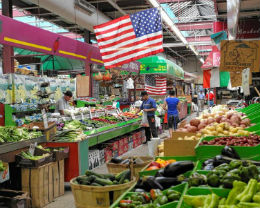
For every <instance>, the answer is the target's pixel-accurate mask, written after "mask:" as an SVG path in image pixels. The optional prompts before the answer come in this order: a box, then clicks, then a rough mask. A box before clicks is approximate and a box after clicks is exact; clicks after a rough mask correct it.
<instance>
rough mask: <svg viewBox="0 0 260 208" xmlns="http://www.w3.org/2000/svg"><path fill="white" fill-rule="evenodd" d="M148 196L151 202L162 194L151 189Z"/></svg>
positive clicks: (157, 190)
mask: <svg viewBox="0 0 260 208" xmlns="http://www.w3.org/2000/svg"><path fill="white" fill-rule="evenodd" d="M150 195H151V198H152V200H156V199H157V197H158V196H160V195H163V193H162V192H161V190H159V189H151V190H150Z"/></svg>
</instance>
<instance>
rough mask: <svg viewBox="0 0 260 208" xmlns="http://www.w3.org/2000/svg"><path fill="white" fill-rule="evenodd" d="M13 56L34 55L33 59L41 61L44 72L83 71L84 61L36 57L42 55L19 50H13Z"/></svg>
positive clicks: (51, 56) (47, 56)
mask: <svg viewBox="0 0 260 208" xmlns="http://www.w3.org/2000/svg"><path fill="white" fill-rule="evenodd" d="M14 52H15V55H35V57H37V58H40V59H41V63H42V66H41V67H42V68H41V69H43V71H46V70H57V71H58V70H69V71H72V70H73V71H74V70H75V71H76V70H84V69H85V63H84V61H81V60H78V59H69V58H64V57H61V56H53V55H47V54H46V55H43V56H42V55H41V56H37V54H42V53H39V52H35V51H30V50H25V49H21V48H14Z"/></svg>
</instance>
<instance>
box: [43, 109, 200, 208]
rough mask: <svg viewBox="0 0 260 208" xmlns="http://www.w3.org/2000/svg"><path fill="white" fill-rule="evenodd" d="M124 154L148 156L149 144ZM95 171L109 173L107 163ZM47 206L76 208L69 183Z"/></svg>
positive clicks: (163, 136)
mask: <svg viewBox="0 0 260 208" xmlns="http://www.w3.org/2000/svg"><path fill="white" fill-rule="evenodd" d="M194 117H196V113H193V114H191V116H189V117H187V118H186V119H185V120H187V122H189V121H190V120H191V119H192V118H194ZM159 137H160V138H161V139H164V138H167V137H169V133H168V131H165V132H164V133H163V134H161V135H159ZM123 156H148V145H147V144H143V145H141V146H139V147H137V148H135V149H133V150H131V151H129V152H127V153H125V154H124V155H123ZM94 171H96V172H97V173H108V170H107V167H106V164H103V165H101V166H100V167H98V168H95V169H94ZM45 208H76V207H75V204H74V198H73V194H72V192H71V190H70V187H69V184H67V185H66V187H65V194H64V195H63V196H61V197H59V198H57V199H55V200H54V201H53V202H52V203H50V204H49V205H47V206H46V207H45Z"/></svg>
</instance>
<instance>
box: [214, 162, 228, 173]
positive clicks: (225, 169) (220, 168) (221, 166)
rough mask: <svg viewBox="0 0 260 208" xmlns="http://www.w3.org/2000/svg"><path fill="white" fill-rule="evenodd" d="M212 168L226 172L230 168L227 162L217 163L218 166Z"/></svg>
mask: <svg viewBox="0 0 260 208" xmlns="http://www.w3.org/2000/svg"><path fill="white" fill-rule="evenodd" d="M214 170H224V171H226V172H227V171H229V170H230V167H229V165H228V164H226V163H223V164H221V165H219V166H218V167H216V168H215V169H214Z"/></svg>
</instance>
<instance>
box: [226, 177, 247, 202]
mask: <svg viewBox="0 0 260 208" xmlns="http://www.w3.org/2000/svg"><path fill="white" fill-rule="evenodd" d="M245 187H246V184H245V183H244V182H242V181H234V182H233V189H232V190H231V191H230V192H229V194H228V197H227V200H226V201H225V205H234V204H237V203H238V200H237V199H236V196H237V195H238V194H240V193H242V191H243V190H244V189H245Z"/></svg>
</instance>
